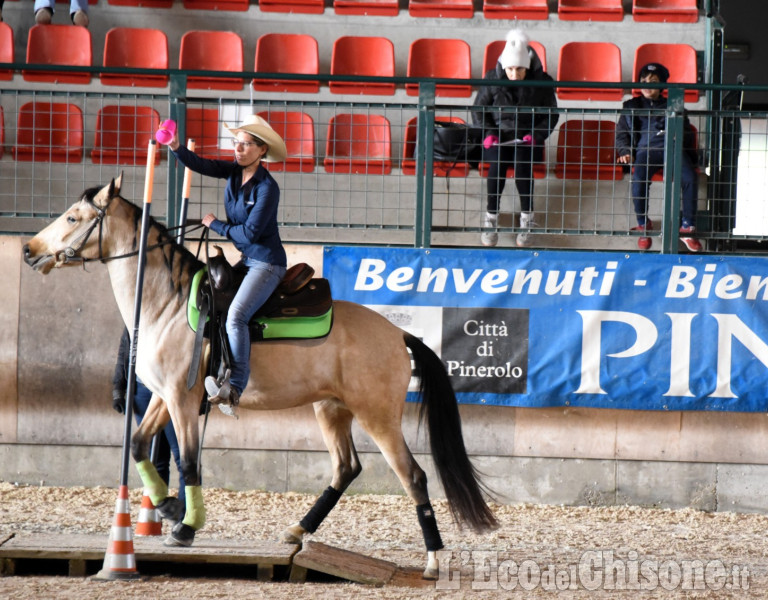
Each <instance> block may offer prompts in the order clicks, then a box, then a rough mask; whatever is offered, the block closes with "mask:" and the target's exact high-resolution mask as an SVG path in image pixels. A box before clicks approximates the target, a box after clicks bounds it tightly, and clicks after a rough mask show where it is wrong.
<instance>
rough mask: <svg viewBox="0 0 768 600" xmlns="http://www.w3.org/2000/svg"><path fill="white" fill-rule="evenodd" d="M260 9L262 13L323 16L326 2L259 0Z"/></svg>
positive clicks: (311, 0)
mask: <svg viewBox="0 0 768 600" xmlns="http://www.w3.org/2000/svg"><path fill="white" fill-rule="evenodd" d="M259 9H260V10H261V12H280V13H300V14H308V15H322V14H323V13H324V12H325V0H259Z"/></svg>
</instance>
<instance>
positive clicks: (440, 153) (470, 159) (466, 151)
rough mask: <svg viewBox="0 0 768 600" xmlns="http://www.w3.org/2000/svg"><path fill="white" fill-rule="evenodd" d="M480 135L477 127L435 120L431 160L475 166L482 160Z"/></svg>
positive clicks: (480, 131) (480, 130) (480, 132)
mask: <svg viewBox="0 0 768 600" xmlns="http://www.w3.org/2000/svg"><path fill="white" fill-rule="evenodd" d="M482 135H483V134H482V129H480V128H479V127H471V126H470V125H466V124H464V123H454V122H453V121H437V120H435V134H434V138H433V142H432V155H433V158H434V160H436V161H441V162H450V163H453V164H456V163H459V162H466V163H470V164H471V165H472V166H476V165H477V164H478V163H479V162H480V160H481V158H482V145H481V144H482V139H481V138H482Z"/></svg>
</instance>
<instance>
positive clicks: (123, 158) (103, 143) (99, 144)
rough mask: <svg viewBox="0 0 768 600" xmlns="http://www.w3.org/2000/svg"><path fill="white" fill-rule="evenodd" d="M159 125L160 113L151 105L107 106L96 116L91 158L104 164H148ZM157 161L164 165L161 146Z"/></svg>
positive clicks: (156, 162) (156, 156) (97, 162)
mask: <svg viewBox="0 0 768 600" xmlns="http://www.w3.org/2000/svg"><path fill="white" fill-rule="evenodd" d="M159 126H160V115H159V114H158V112H157V111H156V110H155V109H154V108H152V107H151V106H131V105H126V106H123V105H121V106H115V105H111V106H105V107H104V108H102V109H100V110H99V112H98V113H97V115H96V136H95V140H94V144H93V150H91V160H92V161H93V162H94V163H96V164H102V165H141V164H146V163H147V155H148V148H149V141H150V140H151V139H152V138H153V137H154V135H155V131H157V128H158V127H159ZM155 164H156V165H157V164H160V149H159V148H158V151H157V153H156V155H155Z"/></svg>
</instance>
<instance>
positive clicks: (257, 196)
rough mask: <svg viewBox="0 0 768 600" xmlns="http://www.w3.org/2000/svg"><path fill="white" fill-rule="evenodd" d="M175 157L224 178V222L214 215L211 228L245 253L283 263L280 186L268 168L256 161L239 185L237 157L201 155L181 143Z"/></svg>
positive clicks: (276, 263)
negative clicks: (252, 170) (230, 159)
mask: <svg viewBox="0 0 768 600" xmlns="http://www.w3.org/2000/svg"><path fill="white" fill-rule="evenodd" d="M173 154H174V156H175V157H176V158H177V159H178V161H179V162H180V163H181V164H183V165H184V166H185V167H189V168H190V169H192V170H193V171H195V172H196V173H200V174H201V175H208V176H209V177H217V178H219V179H226V180H227V187H226V189H225V191H224V209H225V211H226V213H227V222H226V223H225V222H223V221H220V220H218V219H216V220H215V221H214V222H213V223H211V229H213V231H215V232H216V233H218V234H219V235H221V236H223V237H226V238H227V239H229V240H231V241H232V243H233V244H234V245H235V248H237V249H238V250H240V252H242V253H243V255H244V256H247V257H248V258H253V259H255V260H258V261H261V262H265V263H269V264H271V265H277V266H281V267H284V266H286V265H287V258H286V255H285V248H283V243H282V241H281V240H280V233H279V231H278V228H277V205H278V203H279V202H280V188H279V187H278V185H277V182H276V181H275V180H274V178H273V177H272V175H271V174H270V172H269V171H268V170H267V169H265V168H264V166H263V165H261V164H259V167H258V169H257V170H256V173H255V174H254V176H253V177H251V179H249V180H248V181H247V182H246V183H245V185H240V183H241V181H242V179H243V177H242V174H243V168H242V167H241V166H240V165H238V164H237V161H235V160H232V161H226V160H211V159H207V158H202V157H200V156H198V155H197V154H195V153H194V152H191V151H190V150H189V149H187V147H186V146H184V145H180V146H179V147H178V149H177V150H176V151H175V152H174V153H173Z"/></svg>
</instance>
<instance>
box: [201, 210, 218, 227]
mask: <svg viewBox="0 0 768 600" xmlns="http://www.w3.org/2000/svg"><path fill="white" fill-rule="evenodd" d="M215 220H216V215H214V214H213V213H208V214H207V215H205V216H204V217H203V220H202V223H203V225H205V226H206V227H210V226H211V223H213V222H214V221H215Z"/></svg>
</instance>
